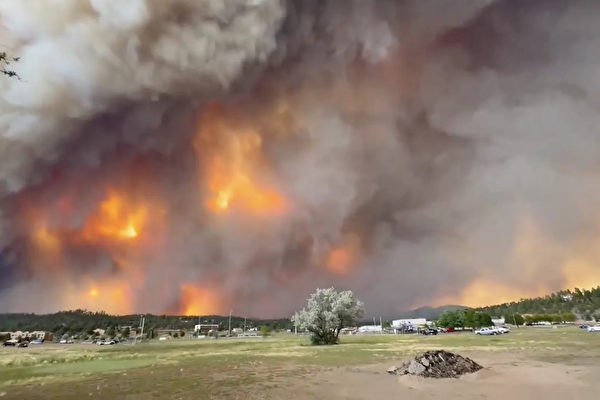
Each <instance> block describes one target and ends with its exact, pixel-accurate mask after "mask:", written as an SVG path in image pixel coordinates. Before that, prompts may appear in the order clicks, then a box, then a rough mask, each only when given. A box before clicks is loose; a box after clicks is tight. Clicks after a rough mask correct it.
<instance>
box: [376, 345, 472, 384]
mask: <svg viewBox="0 0 600 400" xmlns="http://www.w3.org/2000/svg"><path fill="white" fill-rule="evenodd" d="M482 368H483V367H482V366H481V365H479V364H477V363H476V362H475V361H473V360H471V359H470V358H466V357H463V356H460V355H458V354H453V353H449V352H447V351H444V350H437V351H428V352H426V353H423V354H421V355H418V356H416V357H415V358H414V359H412V360H410V361H409V362H407V363H405V364H403V365H402V366H401V367H400V368H397V367H395V366H393V367H390V368H388V371H387V372H388V373H390V374H395V375H409V374H410V375H417V376H423V377H425V378H458V377H459V376H461V375H464V374H469V373H472V372H477V371H479V370H480V369H482Z"/></svg>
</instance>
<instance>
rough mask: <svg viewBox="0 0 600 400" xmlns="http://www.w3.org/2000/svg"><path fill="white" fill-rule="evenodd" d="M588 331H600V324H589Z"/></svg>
mask: <svg viewBox="0 0 600 400" xmlns="http://www.w3.org/2000/svg"><path fill="white" fill-rule="evenodd" d="M587 331H588V332H600V325H596V326H588V328H587Z"/></svg>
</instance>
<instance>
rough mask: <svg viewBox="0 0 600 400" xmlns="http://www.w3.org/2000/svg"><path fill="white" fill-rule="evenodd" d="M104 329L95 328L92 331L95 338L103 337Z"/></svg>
mask: <svg viewBox="0 0 600 400" xmlns="http://www.w3.org/2000/svg"><path fill="white" fill-rule="evenodd" d="M105 332H106V329H101V328H96V329H94V335H96V336H104V333H105Z"/></svg>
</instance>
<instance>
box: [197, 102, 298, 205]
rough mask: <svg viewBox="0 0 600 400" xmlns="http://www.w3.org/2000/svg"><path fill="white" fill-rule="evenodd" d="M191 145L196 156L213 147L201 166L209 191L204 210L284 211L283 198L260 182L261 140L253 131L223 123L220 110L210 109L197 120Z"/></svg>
mask: <svg viewBox="0 0 600 400" xmlns="http://www.w3.org/2000/svg"><path fill="white" fill-rule="evenodd" d="M214 141H218V143H214ZM194 145H195V148H196V150H197V152H198V154H199V156H200V157H201V156H202V151H203V150H204V149H205V148H206V147H214V146H215V145H216V147H217V149H216V152H217V153H218V154H217V155H216V156H213V157H211V158H210V159H208V160H207V161H206V160H203V162H202V165H201V167H202V169H203V170H204V171H205V175H206V176H205V179H206V180H207V181H208V190H209V191H210V194H209V196H208V197H207V198H205V200H204V205H205V207H206V208H207V209H209V210H211V211H213V212H215V213H223V212H227V211H231V210H241V211H243V212H247V213H251V214H255V215H265V214H278V213H282V212H284V211H285V210H286V208H287V200H286V199H285V197H284V196H283V195H282V194H280V193H279V192H278V191H277V190H275V189H274V188H273V187H271V186H270V185H268V184H266V183H264V178H265V177H266V175H267V174H266V173H265V172H264V168H263V167H264V160H263V155H262V138H261V135H260V134H259V133H258V132H257V131H256V130H254V129H251V128H248V127H242V128H240V127H237V126H236V127H233V126H230V125H228V124H226V122H225V116H224V115H223V114H222V111H221V110H220V108H218V106H213V107H209V108H208V109H207V110H206V111H205V112H204V114H203V116H202V118H201V121H200V132H199V135H198V136H197V138H196V140H195V143H194ZM261 181H263V182H261Z"/></svg>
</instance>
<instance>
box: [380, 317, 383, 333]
mask: <svg viewBox="0 0 600 400" xmlns="http://www.w3.org/2000/svg"><path fill="white" fill-rule="evenodd" d="M379 326H380V327H381V334H382V335H383V322H381V315H380V316H379Z"/></svg>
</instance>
